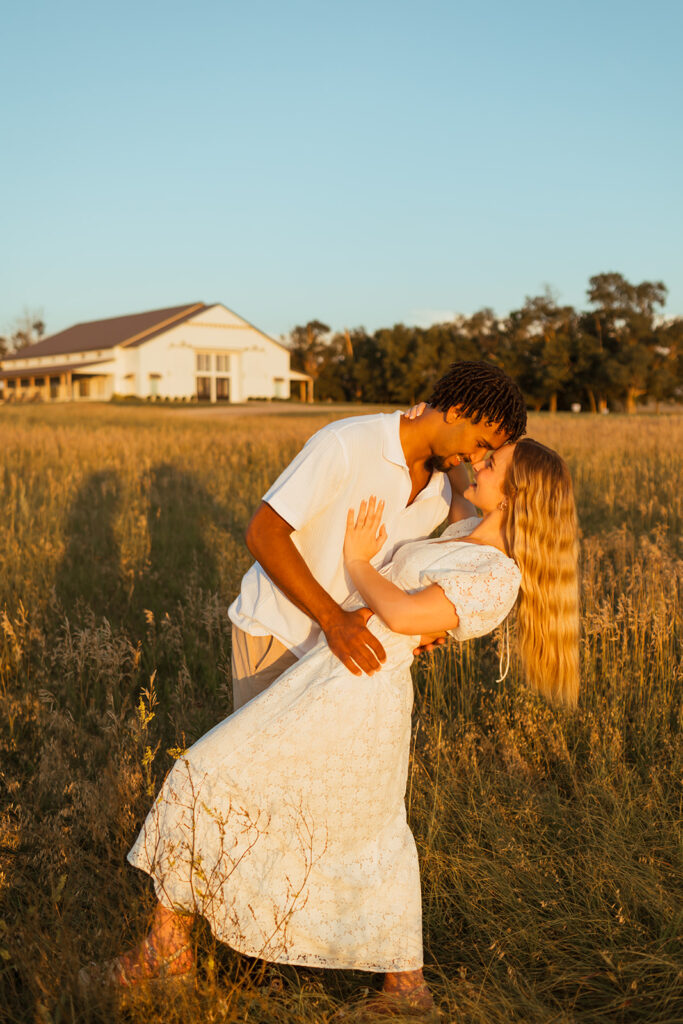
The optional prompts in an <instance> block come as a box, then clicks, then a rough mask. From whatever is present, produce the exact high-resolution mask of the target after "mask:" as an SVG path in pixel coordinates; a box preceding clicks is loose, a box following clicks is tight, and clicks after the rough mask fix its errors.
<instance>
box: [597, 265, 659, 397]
mask: <svg viewBox="0 0 683 1024" xmlns="http://www.w3.org/2000/svg"><path fill="white" fill-rule="evenodd" d="M666 294H667V289H666V286H665V285H664V284H663V283H662V282H661V281H642V282H641V283H640V284H636V285H634V284H631V283H630V282H629V281H627V280H626V278H625V277H624V276H623V275H622V274H617V273H614V272H611V273H607V274H596V275H595V276H594V277H591V278H590V280H589V287H588V301H589V304H590V305H591V306H592V307H593V309H592V311H591V312H590V313H589V314H588V316H587V317H586V318H584V326H585V328H586V329H587V331H589V332H590V333H591V334H592V335H593V337H594V338H595V339H596V341H597V347H598V349H599V350H600V353H599V355H600V362H601V364H602V373H601V378H602V380H601V384H602V386H603V387H604V388H605V390H606V391H609V393H610V396H611V397H613V398H617V399H621V400H622V401H623V402H624V405H625V408H626V411H627V412H629V413H631V412H635V409H636V399H637V398H639V397H641V396H642V395H645V394H647V390H648V384H649V382H650V380H651V372H652V369H653V364H654V356H655V355H656V352H655V348H656V346H657V331H656V328H655V317H656V313H657V309H658V308H659V307H661V306H663V305H664V302H665V301H666Z"/></svg>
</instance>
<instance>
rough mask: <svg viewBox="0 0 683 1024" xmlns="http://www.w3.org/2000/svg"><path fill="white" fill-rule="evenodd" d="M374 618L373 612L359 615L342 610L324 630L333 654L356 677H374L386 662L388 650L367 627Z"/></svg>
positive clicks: (366, 609)
mask: <svg viewBox="0 0 683 1024" xmlns="http://www.w3.org/2000/svg"><path fill="white" fill-rule="evenodd" d="M371 615H372V612H371V611H370V609H369V608H359V609H358V611H355V612H344V611H342V610H341V609H340V610H339V613H338V614H337V615H336V616H335V617H334V619H333V620H332V621H331V622H330V623H329V624H327V623H326V624H325V625H324V626H323V632H324V633H325V636H326V638H327V643H328V646H329V648H330V650H331V651H332V653H333V654H336V656H337V657H338V658H339V660H340V661H341V662H343V664H344V665H345V666H346V668H347V669H348V670H349V672H352V673H353V675H354V676H361V675H363V673H365V674H366V675H372V674H373V672H377V670H378V669H379V668H381V665H382V664H383V663H384V662H385V661H386V657H387V656H386V654H385V652H384V648H383V647H382V645H381V643H380V642H379V640H378V639H377V637H376V636H374V635H373V634H372V633H371V632H370V630H369V629H368V628H367V626H366V622H367V621H368V619H369V618H370V616H371Z"/></svg>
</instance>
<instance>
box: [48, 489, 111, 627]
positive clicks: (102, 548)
mask: <svg viewBox="0 0 683 1024" xmlns="http://www.w3.org/2000/svg"><path fill="white" fill-rule="evenodd" d="M120 501H121V484H120V480H119V477H118V475H117V474H116V473H115V472H114V471H113V470H111V469H104V470H99V471H98V472H96V473H91V474H90V475H89V476H87V477H86V478H85V480H84V481H83V483H82V484H81V486H80V487H79V489H78V491H77V492H76V495H75V497H74V500H73V501H72V503H71V506H70V508H69V511H68V512H67V515H66V524H65V534H66V537H67V543H66V550H65V553H64V557H63V559H62V561H61V563H60V565H59V567H58V569H57V575H56V582H55V591H56V594H57V599H58V601H59V603H60V605H61V607H62V608H63V610H64V613H65V614H66V615H67V617H68V618H69V620H70V621H72V622H76V623H78V622H81V621H82V620H83V618H84V617H85V616H86V615H88V614H90V615H94V616H95V617H96V618H98V619H99V618H106V619H108V620H109V621H110V622H111V621H112V620H114V621H116V620H120V619H121V618H122V616H123V615H124V613H125V609H126V605H127V599H126V587H125V581H124V579H123V575H122V572H121V557H120V550H119V544H118V541H117V539H116V535H115V532H114V521H115V519H116V516H117V514H118V512H119V507H120Z"/></svg>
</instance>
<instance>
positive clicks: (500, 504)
mask: <svg viewBox="0 0 683 1024" xmlns="http://www.w3.org/2000/svg"><path fill="white" fill-rule="evenodd" d="M496 508H497V509H498V510H499V511H500V512H507V510H508V502H507V498H504V499H503V500H502V501H499V502H498V505H497V506H496Z"/></svg>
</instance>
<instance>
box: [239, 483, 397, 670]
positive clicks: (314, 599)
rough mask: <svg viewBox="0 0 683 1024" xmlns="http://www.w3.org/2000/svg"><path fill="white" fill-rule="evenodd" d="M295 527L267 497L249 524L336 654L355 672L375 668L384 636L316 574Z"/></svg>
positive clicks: (255, 548)
mask: <svg viewBox="0 0 683 1024" xmlns="http://www.w3.org/2000/svg"><path fill="white" fill-rule="evenodd" d="M292 530H293V527H292V526H290V524H289V523H288V522H287V521H286V520H285V519H283V518H282V516H280V515H278V513H277V512H276V511H275V510H274V509H272V508H271V507H270V505H268V504H267V502H262V503H261V505H259V507H258V509H257V510H256V512H255V514H254V516H253V518H252V520H251V522H250V523H249V526H248V528H247V537H246V540H247V547H248V549H249V551H250V552H251V554H252V555H253V556H254V558H255V559H256V561H257V562H259V563H260V564H261V566H262V567H263V569H265V571H266V572H267V573H268V576H269V577H270V579H271V580H272V581H273V583H274V584H275V586H276V587H278V588H279V589H280V590H281V591H282V593H283V594H284V595H285V597H287V598H288V599H289V600H290V601H291V602H292V604H294V605H296V607H297V608H299V609H300V610H301V611H302V612H304V613H305V614H306V615H308V616H309V617H310V618H311V619H313V620H314V621H315V622H317V623H318V624H319V626H320V628H321V629H322V631H323V632H324V634H325V636H326V638H327V643H328V645H329V648H330V650H331V651H332V653H333V654H336V656H337V657H338V658H339V660H340V661H342V662H343V663H344V665H345V666H346V668H348V670H349V671H350V672H352V673H353V674H354V675H357V676H359V675H362V673H363V672H366V673H368V674H372V673H373V672H376V671H377V669H378V668H379V667H380V664H381V662H383V661H385V659H386V654H385V653H384V648H383V647H382V645H381V644H380V642H379V640H378V639H377V638H376V637H375V636H373V634H372V633H371V632H370V630H369V629H368V628H367V627H366V625H365V620H366V619H367V616H366V615H364V614H363V612H362V611H356V612H345V611H343V610H342V609H341V608H340V606H339V605H338V604H337V602H336V601H335V600H334V599H333V598H332V597H331V596H330V595H329V594H328V593H327V591H326V590H325V589H324V588H323V587H321V586H320V584H319V583H318V582H317V581H316V580H315V579H314V578H313V575H312V573H311V570H310V569H309V568H308V566H307V564H306V562H305V561H304V559H303V558H302V556H301V553H300V551H299V550H298V549H297V547H296V546H295V544H294V542H293V541H292V538H291V534H292Z"/></svg>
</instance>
